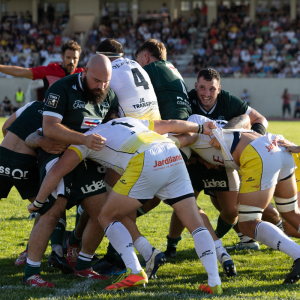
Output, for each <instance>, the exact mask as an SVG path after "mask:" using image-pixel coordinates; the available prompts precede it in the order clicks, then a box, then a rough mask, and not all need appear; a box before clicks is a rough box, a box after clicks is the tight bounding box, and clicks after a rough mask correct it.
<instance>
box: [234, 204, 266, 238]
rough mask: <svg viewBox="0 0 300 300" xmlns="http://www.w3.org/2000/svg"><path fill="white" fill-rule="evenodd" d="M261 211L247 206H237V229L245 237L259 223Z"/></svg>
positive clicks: (258, 208)
mask: <svg viewBox="0 0 300 300" xmlns="http://www.w3.org/2000/svg"><path fill="white" fill-rule="evenodd" d="M263 211H264V210H263V209H262V208H260V207H255V206H249V205H241V204H239V205H238V212H239V213H238V216H239V229H240V231H241V232H242V233H243V234H245V235H250V234H249V233H253V231H254V230H255V227H256V224H257V223H258V222H260V221H261V218H262V213H263Z"/></svg>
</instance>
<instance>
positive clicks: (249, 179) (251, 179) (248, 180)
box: [246, 177, 255, 182]
mask: <svg viewBox="0 0 300 300" xmlns="http://www.w3.org/2000/svg"><path fill="white" fill-rule="evenodd" d="M250 181H255V179H254V178H252V177H249V178H248V179H247V180H246V182H250Z"/></svg>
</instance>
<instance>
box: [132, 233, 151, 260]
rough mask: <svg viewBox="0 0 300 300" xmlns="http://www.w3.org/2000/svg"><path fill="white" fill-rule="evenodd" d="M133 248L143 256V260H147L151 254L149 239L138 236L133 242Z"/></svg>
mask: <svg viewBox="0 0 300 300" xmlns="http://www.w3.org/2000/svg"><path fill="white" fill-rule="evenodd" d="M133 246H134V247H135V249H136V250H137V251H138V252H139V253H140V254H141V255H142V256H143V258H144V260H145V261H148V260H149V259H150V257H151V255H152V252H153V251H152V249H153V247H152V246H151V245H150V243H149V241H148V240H147V239H146V238H145V237H144V236H140V237H139V238H138V239H137V240H136V241H135V242H134V244H133Z"/></svg>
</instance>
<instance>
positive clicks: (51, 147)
mask: <svg viewBox="0 0 300 300" xmlns="http://www.w3.org/2000/svg"><path fill="white" fill-rule="evenodd" d="M39 146H40V147H41V148H42V149H43V150H44V151H46V152H48V153H51V154H60V153H62V152H64V151H65V150H66V149H67V148H68V146H69V145H68V144H62V143H59V142H56V141H54V140H52V139H49V138H47V137H40V139H39Z"/></svg>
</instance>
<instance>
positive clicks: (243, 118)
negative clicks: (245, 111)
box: [223, 115, 251, 129]
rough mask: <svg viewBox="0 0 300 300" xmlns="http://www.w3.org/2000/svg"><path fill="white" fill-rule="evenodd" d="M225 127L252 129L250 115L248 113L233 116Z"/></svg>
mask: <svg viewBox="0 0 300 300" xmlns="http://www.w3.org/2000/svg"><path fill="white" fill-rule="evenodd" d="M223 128H224V129H234V128H244V129H250V128H251V123H250V117H249V116H248V115H240V116H238V117H235V118H232V119H231V120H230V121H229V122H228V123H227V124H226V125H225V126H224V127H223Z"/></svg>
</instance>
